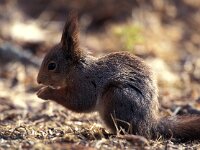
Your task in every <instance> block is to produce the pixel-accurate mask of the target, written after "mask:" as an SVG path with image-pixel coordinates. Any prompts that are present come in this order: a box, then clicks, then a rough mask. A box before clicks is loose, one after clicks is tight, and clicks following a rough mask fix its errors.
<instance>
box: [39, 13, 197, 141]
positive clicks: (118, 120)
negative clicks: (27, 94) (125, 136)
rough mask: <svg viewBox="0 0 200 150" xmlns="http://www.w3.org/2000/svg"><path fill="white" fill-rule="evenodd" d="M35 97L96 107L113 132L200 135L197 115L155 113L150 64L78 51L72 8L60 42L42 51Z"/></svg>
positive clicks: (79, 108) (90, 109) (133, 58)
mask: <svg viewBox="0 0 200 150" xmlns="http://www.w3.org/2000/svg"><path fill="white" fill-rule="evenodd" d="M37 82H38V83H39V84H42V85H44V87H43V88H41V89H40V90H39V91H38V93H37V96H38V97H39V98H41V99H44V100H53V101H55V102H57V103H58V104H61V105H62V106H64V107H66V108H67V109H69V110H72V111H74V112H78V113H82V112H85V113H89V112H94V111H97V112H98V113H99V115H100V117H101V118H102V120H103V121H104V122H105V125H106V126H107V127H108V128H109V129H110V130H111V131H112V132H113V133H117V132H118V131H120V130H121V131H125V132H126V133H129V134H134V135H141V136H144V137H146V138H148V139H158V138H160V137H162V138H163V139H171V138H174V139H178V140H182V141H185V140H186V141H187V140H198V139H200V116H199V115H184V116H168V117H160V116H159V110H158V108H159V103H158V88H157V82H156V79H155V75H154V73H153V71H152V70H151V68H150V67H149V66H148V65H147V64H146V63H145V62H144V61H143V60H142V59H141V58H139V57H137V56H134V55H131V54H130V53H128V52H114V53H110V54H108V55H106V56H103V57H100V58H95V57H92V56H88V55H86V54H84V53H83V51H82V49H81V47H80V43H79V26H78V19H77V14H76V13H71V14H70V15H69V16H68V17H67V21H66V23H65V26H64V30H63V33H62V37H61V41H60V43H59V44H57V45H55V46H54V47H53V48H52V49H51V50H50V51H49V52H48V53H47V55H46V56H45V58H44V60H43V62H42V64H41V67H40V70H39V73H38V76H37Z"/></svg>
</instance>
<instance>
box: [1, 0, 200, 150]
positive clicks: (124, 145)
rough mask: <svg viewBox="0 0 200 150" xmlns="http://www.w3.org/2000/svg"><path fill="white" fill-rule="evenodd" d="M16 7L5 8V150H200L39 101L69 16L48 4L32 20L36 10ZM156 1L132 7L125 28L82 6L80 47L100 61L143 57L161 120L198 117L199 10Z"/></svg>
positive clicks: (7, 3) (13, 3) (198, 146)
mask: <svg viewBox="0 0 200 150" xmlns="http://www.w3.org/2000/svg"><path fill="white" fill-rule="evenodd" d="M18 1H19V0H15V1H5V2H3V1H2V2H1V3H0V8H1V9H0V14H1V15H0V17H1V18H0V19H1V20H0V22H1V31H2V32H1V33H0V149H89V150H93V149H94V150H95V149H110V150H111V149H200V143H199V142H198V141H193V142H187V143H176V142H173V140H161V139H160V140H156V141H151V140H146V139H143V138H139V139H136V138H135V137H133V136H131V135H125V136H122V135H113V134H111V133H110V132H109V131H108V130H107V129H106V127H105V126H104V124H103V122H102V121H101V119H100V117H99V115H98V113H91V114H77V113H73V112H71V111H69V110H67V109H65V108H63V107H62V106H60V105H59V104H57V103H54V102H50V101H43V100H41V99H39V98H37V96H36V92H37V90H38V89H39V88H40V86H38V85H37V83H36V77H37V73H38V70H39V65H40V63H41V60H42V58H43V56H44V55H45V53H46V52H47V51H48V50H49V49H50V48H51V47H52V46H53V45H54V44H55V43H57V42H58V41H59V40H60V36H61V32H62V28H63V25H64V20H65V17H64V16H65V15H59V14H61V13H62V11H61V12H59V11H57V10H56V8H57V7H55V8H54V7H52V6H54V5H53V4H51V5H48V6H49V7H47V8H46V9H44V11H42V12H40V11H39V15H35V16H37V17H35V16H34V15H33V14H34V13H33V14H32V15H33V16H34V17H35V18H34V17H33V16H27V15H24V14H25V13H24V12H26V11H33V12H36V11H37V9H35V8H33V9H28V7H33V6H34V5H33V6H29V5H28V4H27V5H26V6H27V8H26V9H24V10H23V8H24V7H25V6H24V5H16V4H19V3H18ZM38 1H40V0H37V1H34V2H38ZM66 1H67V2H68V0H66ZM144 2H145V1H144ZM153 2H154V3H153V6H152V5H151V7H148V6H149V5H148V4H142V5H141V4H140V9H136V8H134V9H133V12H131V15H130V16H129V15H127V19H126V21H124V20H123V21H117V22H115V21H113V20H114V19H113V18H112V17H111V19H110V20H109V21H108V22H106V24H102V26H103V27H102V28H100V27H99V26H97V25H96V24H97V23H102V22H104V21H102V20H101V19H99V20H97V19H96V18H98V17H99V14H98V13H95V15H96V16H97V17H95V15H94V16H90V13H89V11H90V10H86V9H85V8H84V9H82V8H81V7H79V9H80V12H81V13H83V14H84V15H81V16H80V17H81V19H80V26H81V28H80V32H81V36H80V40H81V45H82V46H83V47H85V49H86V51H87V52H90V53H91V54H92V55H94V56H96V57H99V56H102V55H105V54H107V53H110V52H113V51H122V50H124V51H129V52H130V53H132V54H135V55H137V56H139V57H142V58H143V59H144V60H145V61H146V63H147V64H149V65H150V66H151V67H152V69H153V70H154V72H155V73H156V74H157V77H158V86H159V102H160V106H161V107H160V114H161V115H162V116H169V115H183V114H200V86H199V84H200V30H199V26H200V14H199V13H198V12H199V11H200V10H199V8H200V3H199V2H198V0H193V1H192V2H191V1H189V0H185V1H184V2H178V3H176V4H175V3H172V2H169V3H165V2H166V1H165V2H164V0H161V1H160V3H156V2H157V1H156V0H154V1H153ZM23 4H25V1H24V3H23ZM43 5H44V4H43ZM60 5H62V4H60ZM50 6H51V7H50ZM84 6H85V5H84ZM41 7H42V6H41ZM113 7H114V6H113ZM152 7H153V9H152ZM19 8H22V9H19ZM54 9H55V10H56V11H55V12H57V13H55V14H52V13H53V12H54V11H52V10H54ZM62 9H64V8H62ZM183 10H185V11H186V13H187V17H185V16H184V15H186V14H185V13H184V11H183ZM5 11H6V12H8V13H7V14H9V15H8V16H6V15H7V14H4V13H3V12H5ZM93 11H94V10H93ZM122 11H123V10H122ZM13 12H15V13H13ZM48 14H49V16H51V17H49V16H48ZM50 14H51V15H50ZM113 15H115V14H113ZM52 16H53V17H52ZM56 16H57V18H59V19H60V20H59V19H55V18H56ZM111 16H112V15H111ZM101 17H102V16H100V18H101ZM103 17H104V16H103ZM88 18H89V19H88ZM105 18H107V17H105ZM114 18H115V17H114ZM188 18H189V19H190V20H189V19H188ZM61 20H62V21H61ZM88 20H90V24H89V23H88V22H89V21H88Z"/></svg>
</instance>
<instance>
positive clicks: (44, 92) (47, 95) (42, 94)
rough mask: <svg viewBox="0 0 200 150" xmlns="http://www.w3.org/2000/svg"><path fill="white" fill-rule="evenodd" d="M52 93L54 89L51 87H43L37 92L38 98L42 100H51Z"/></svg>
mask: <svg viewBox="0 0 200 150" xmlns="http://www.w3.org/2000/svg"><path fill="white" fill-rule="evenodd" d="M52 92H53V89H51V88H50V87H48V86H47V87H43V88H41V89H40V90H39V91H38V92H37V96H38V97H39V98H41V99H44V100H49V99H51V95H52Z"/></svg>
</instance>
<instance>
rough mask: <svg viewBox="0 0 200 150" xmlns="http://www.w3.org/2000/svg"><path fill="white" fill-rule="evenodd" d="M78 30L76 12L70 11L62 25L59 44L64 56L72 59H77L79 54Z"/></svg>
mask: <svg viewBox="0 0 200 150" xmlns="http://www.w3.org/2000/svg"><path fill="white" fill-rule="evenodd" d="M78 32H79V29H78V19H77V12H72V11H71V12H70V13H69V14H68V17H67V21H66V23H65V26H64V30H63V34H62V38H61V45H62V50H63V51H64V54H65V55H66V57H68V58H72V59H73V60H78V59H79V58H80V55H81V51H80V48H79V37H78Z"/></svg>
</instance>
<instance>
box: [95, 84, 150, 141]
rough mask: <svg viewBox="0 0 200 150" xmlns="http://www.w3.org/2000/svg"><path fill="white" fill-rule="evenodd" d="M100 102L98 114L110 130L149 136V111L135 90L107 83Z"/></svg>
mask: <svg viewBox="0 0 200 150" xmlns="http://www.w3.org/2000/svg"><path fill="white" fill-rule="evenodd" d="M100 102H101V103H102V104H100V106H101V108H100V109H99V113H100V116H101V118H102V119H103V120H104V122H105V124H106V125H107V126H108V127H109V128H110V129H111V131H113V132H114V133H116V132H119V131H121V132H120V133H124V131H125V133H130V134H137V135H142V136H145V137H149V136H150V129H151V127H150V126H151V122H152V118H151V115H150V114H151V111H150V109H149V108H148V106H146V105H145V104H144V103H145V102H144V99H143V98H142V97H141V96H139V93H138V91H137V90H135V89H133V88H130V87H127V86H121V87H118V86H113V85H109V87H107V88H106V90H105V92H104V93H103V95H102V99H101V101H100ZM149 120H150V121H149Z"/></svg>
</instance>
